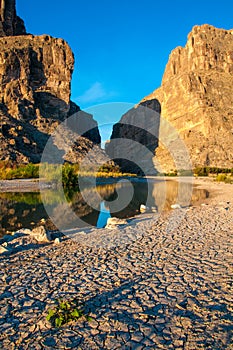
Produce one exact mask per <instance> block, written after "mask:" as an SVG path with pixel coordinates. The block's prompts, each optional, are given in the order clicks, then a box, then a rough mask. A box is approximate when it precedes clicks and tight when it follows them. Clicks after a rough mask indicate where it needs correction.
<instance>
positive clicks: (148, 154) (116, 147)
mask: <svg viewBox="0 0 233 350" xmlns="http://www.w3.org/2000/svg"><path fill="white" fill-rule="evenodd" d="M160 111H161V106H160V103H159V101H158V100H157V99H153V100H150V101H145V102H142V103H141V104H140V105H139V106H137V107H135V108H132V109H131V110H129V111H128V112H127V113H126V114H125V115H123V117H122V118H121V120H120V121H119V123H117V124H115V125H114V126H113V131H112V135H111V139H110V141H109V142H108V143H107V144H106V153H107V154H108V155H109V156H110V157H111V158H112V159H114V161H115V162H116V163H117V164H118V165H119V166H120V167H121V170H122V171H123V172H131V173H136V174H140V175H154V174H155V173H156V171H155V165H154V163H153V156H154V150H155V148H157V146H158V132H159V123H160Z"/></svg>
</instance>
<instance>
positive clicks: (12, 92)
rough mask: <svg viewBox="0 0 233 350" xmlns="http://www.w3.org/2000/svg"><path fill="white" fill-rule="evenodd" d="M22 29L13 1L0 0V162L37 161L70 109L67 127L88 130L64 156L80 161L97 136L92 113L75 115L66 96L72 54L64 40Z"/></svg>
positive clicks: (98, 140) (97, 139)
mask: <svg viewBox="0 0 233 350" xmlns="http://www.w3.org/2000/svg"><path fill="white" fill-rule="evenodd" d="M23 34H26V30H25V27H24V25H23V22H22V21H21V20H20V19H19V18H18V17H17V15H16V11H15V1H12V0H5V1H3V0H2V1H0V143H1V144H0V161H7V162H11V161H13V162H16V163H27V162H36V163H37V162H39V161H40V159H41V155H42V152H43V150H44V147H45V145H46V142H47V141H48V139H49V136H50V135H51V134H52V133H53V132H54V130H55V129H57V126H58V125H59V124H60V123H61V122H63V121H65V120H66V119H67V118H68V117H69V116H71V115H74V114H75V115H76V118H73V119H72V120H73V125H72V130H76V131H77V132H79V131H80V130H82V129H83V126H84V125H85V128H84V129H85V130H88V131H87V132H86V133H85V134H83V135H82V134H80V133H79V134H78V136H77V138H78V139H77V142H75V140H73V141H74V145H75V146H74V147H71V148H68V151H69V159H71V160H73V161H74V162H76V161H79V160H80V159H82V158H83V157H85V155H86V154H87V153H88V150H90V149H91V148H92V147H94V145H96V144H100V142H101V140H100V134H99V130H98V126H97V123H96V122H95V121H94V120H93V118H92V116H90V115H87V114H86V115H82V118H80V115H79V113H78V112H80V108H79V107H78V106H77V105H76V104H75V103H73V102H72V101H71V100H70V95H71V78H72V73H73V69H74V56H73V53H72V51H71V49H70V47H69V45H68V44H67V43H66V42H65V41H64V40H63V39H55V38H52V37H51V36H49V35H42V36H33V35H23ZM62 135H63V133H61V135H60V137H57V138H56V140H57V143H55V144H54V146H55V147H57V148H58V149H59V150H61V144H63V145H64V147H65V141H63V142H61V138H62ZM80 135H81V136H80ZM65 150H66V151H67V147H65V149H64V151H65Z"/></svg>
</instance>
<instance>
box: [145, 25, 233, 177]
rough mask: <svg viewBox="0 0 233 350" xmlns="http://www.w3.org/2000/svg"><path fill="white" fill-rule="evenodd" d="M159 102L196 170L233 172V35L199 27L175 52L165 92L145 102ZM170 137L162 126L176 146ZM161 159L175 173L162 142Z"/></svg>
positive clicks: (158, 152) (164, 83) (162, 133)
mask: <svg viewBox="0 0 233 350" xmlns="http://www.w3.org/2000/svg"><path fill="white" fill-rule="evenodd" d="M155 98H156V99H158V101H159V102H160V104H161V109H162V113H161V116H162V119H165V120H167V121H168V122H170V123H171V125H172V126H174V127H175V129H176V130H177V132H178V134H179V135H180V137H181V138H182V139H183V140H184V142H185V145H186V146H187V148H188V150H189V152H190V156H191V161H192V163H193V167H195V166H217V167H233V148H232V144H233V30H224V29H217V28H215V27H213V26H210V25H202V26H195V27H194V28H193V29H192V31H191V33H190V34H189V35H188V41H187V44H186V46H185V47H177V48H176V49H175V50H174V51H172V53H171V55H170V57H169V61H168V64H167V66H166V69H165V73H164V76H163V80H162V85H161V87H160V88H159V89H157V90H155V91H154V92H153V93H152V94H150V95H149V96H147V97H146V98H144V99H143V101H147V100H151V99H155ZM166 132H167V130H166V127H165V125H164V123H163V122H162V120H161V125H160V140H162V139H165V138H166V140H167V142H168V144H169V143H170V145H171V146H172V143H173V142H174V135H168V134H167V133H166ZM168 148H170V147H168ZM156 159H157V160H158V161H159V162H160V164H161V165H162V168H163V170H164V171H170V170H172V169H174V168H175V165H174V162H173V159H172V157H171V155H170V152H169V151H168V149H167V147H165V146H164V145H163V144H162V142H160V146H159V148H158V149H157V150H156Z"/></svg>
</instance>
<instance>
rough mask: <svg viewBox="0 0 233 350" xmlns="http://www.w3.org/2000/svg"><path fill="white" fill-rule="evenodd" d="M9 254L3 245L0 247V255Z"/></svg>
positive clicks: (8, 250)
mask: <svg viewBox="0 0 233 350" xmlns="http://www.w3.org/2000/svg"><path fill="white" fill-rule="evenodd" d="M9 252H10V249H9V248H6V247H4V246H3V245H0V254H3V253H9Z"/></svg>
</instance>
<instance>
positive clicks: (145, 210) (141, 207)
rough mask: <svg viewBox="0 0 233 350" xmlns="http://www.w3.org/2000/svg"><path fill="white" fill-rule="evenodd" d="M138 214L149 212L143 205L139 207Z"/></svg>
mask: <svg viewBox="0 0 233 350" xmlns="http://www.w3.org/2000/svg"><path fill="white" fill-rule="evenodd" d="M139 210H140V213H145V212H147V211H148V210H149V208H148V207H147V206H145V205H144V204H141V205H140V209H139Z"/></svg>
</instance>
